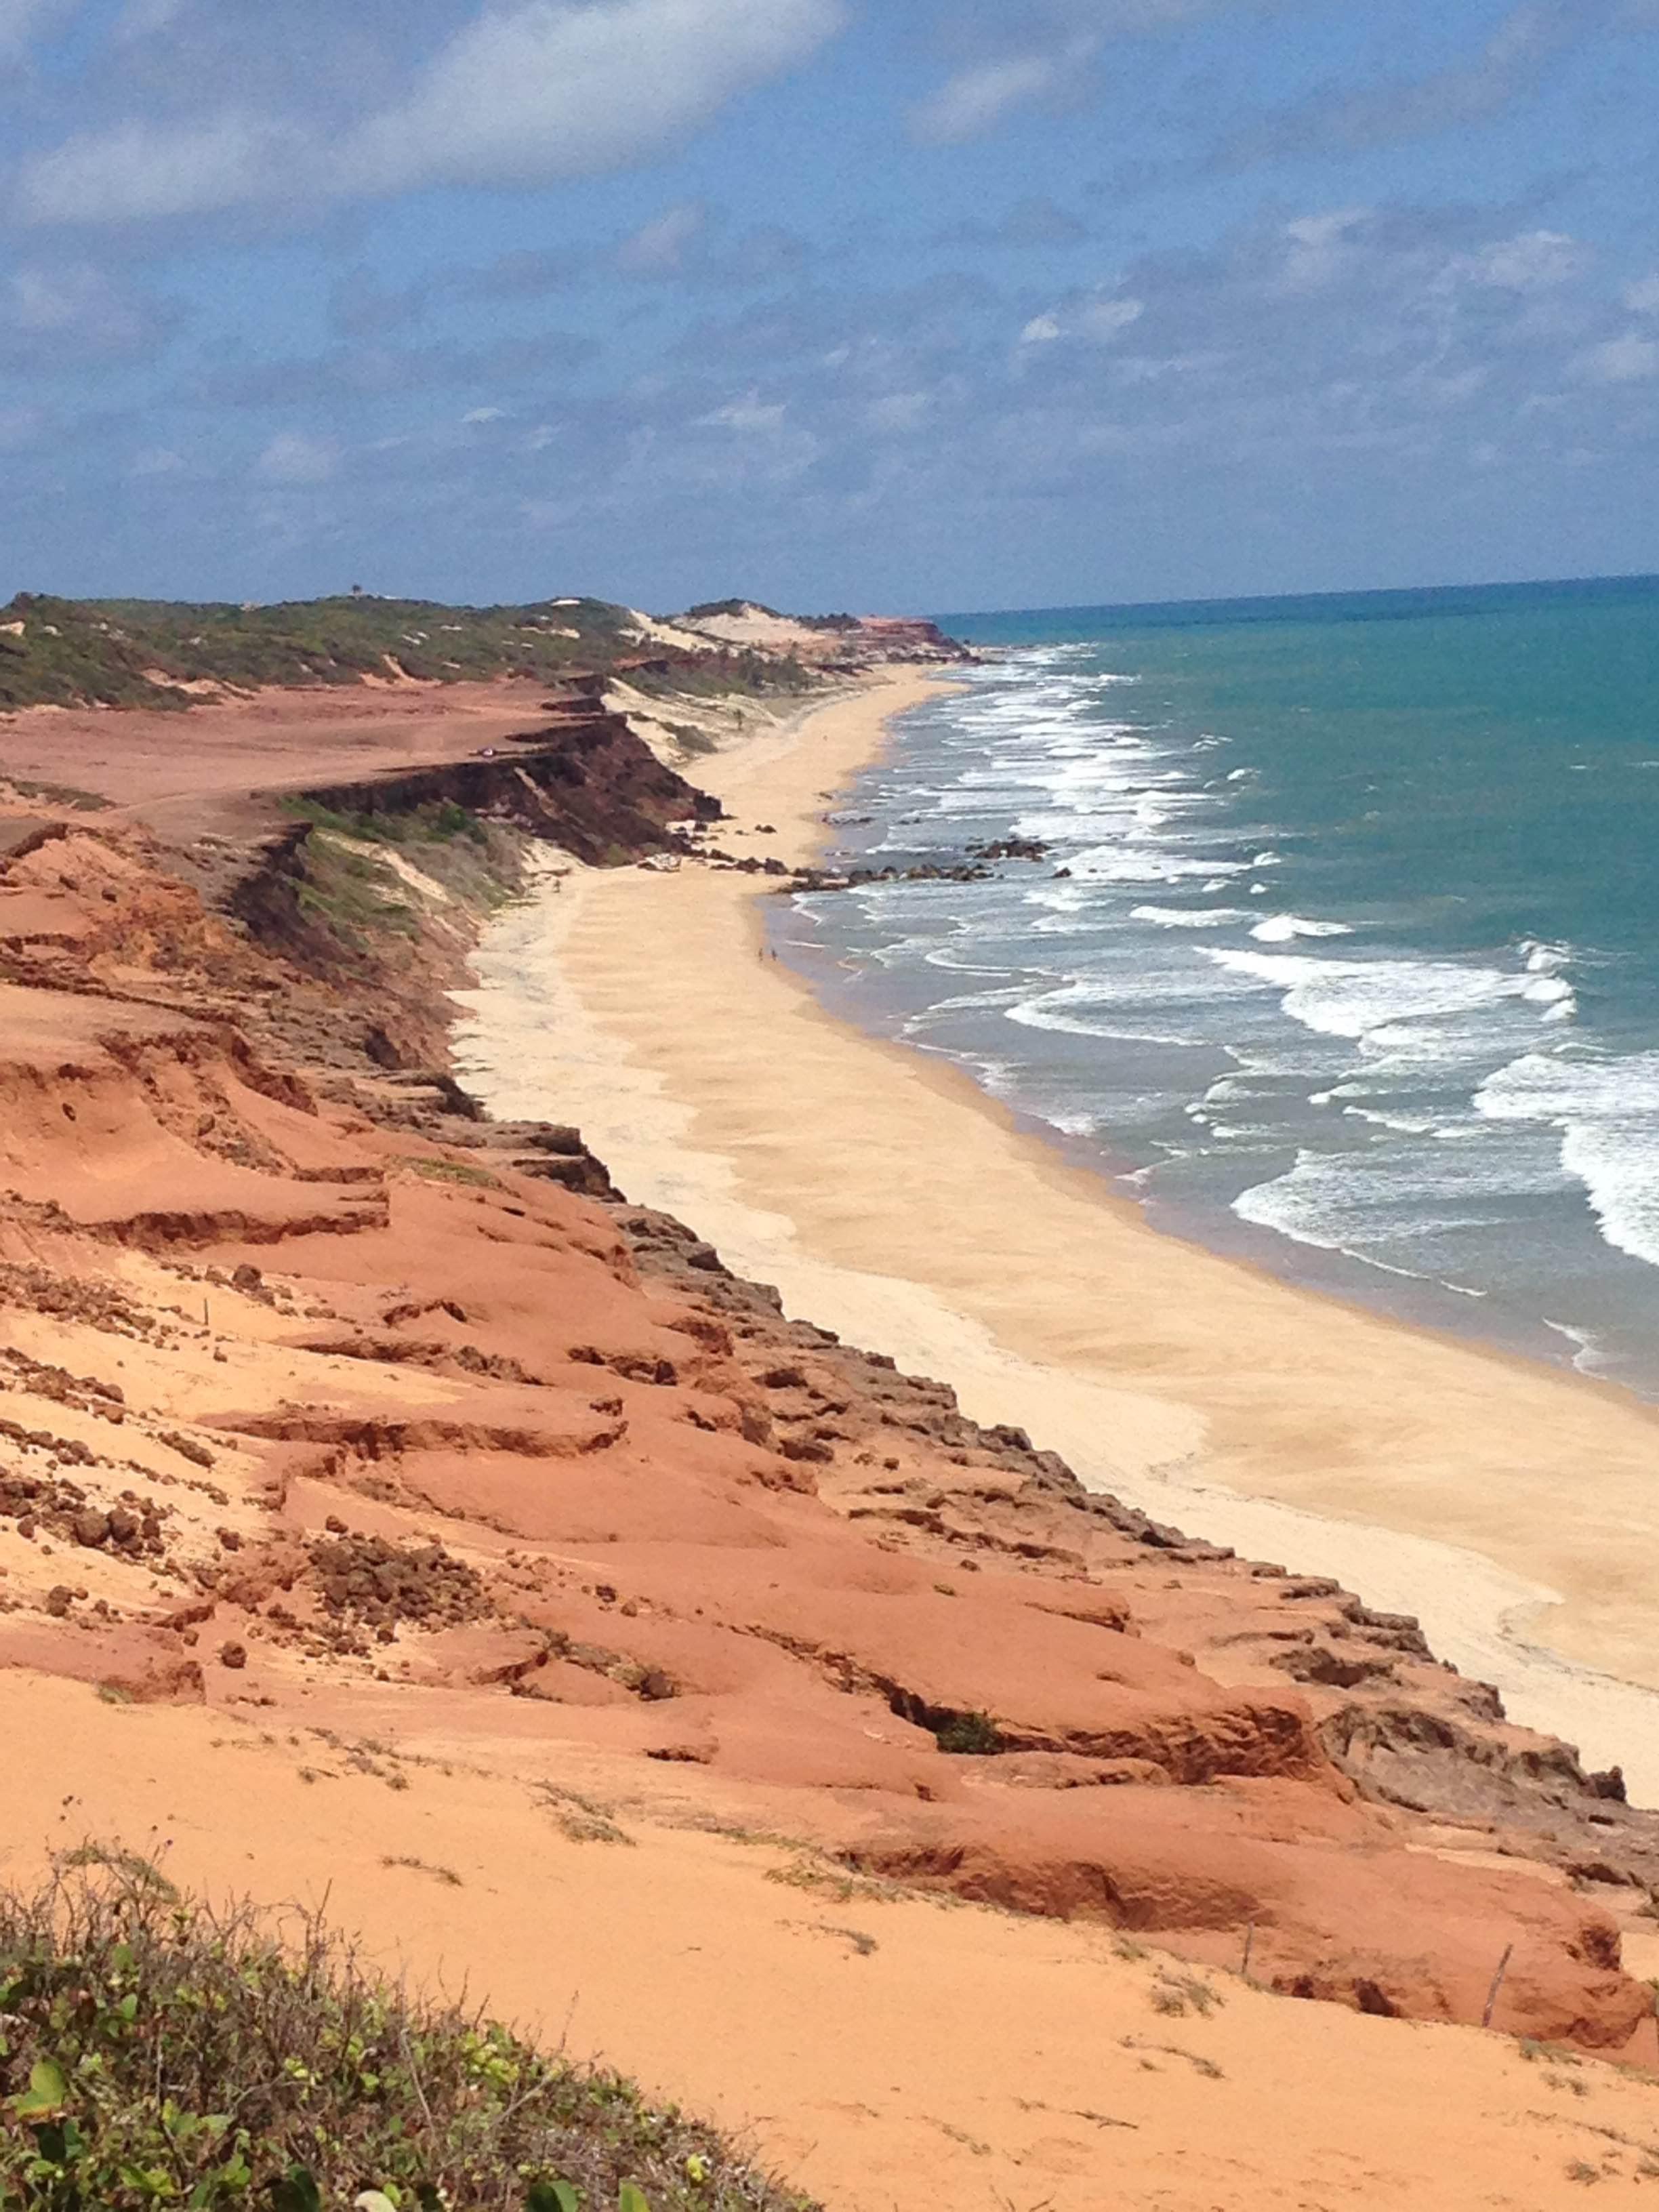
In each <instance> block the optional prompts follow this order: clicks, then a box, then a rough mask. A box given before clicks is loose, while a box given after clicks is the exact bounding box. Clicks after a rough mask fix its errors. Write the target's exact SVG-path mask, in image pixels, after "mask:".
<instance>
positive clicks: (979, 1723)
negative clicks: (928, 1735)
mask: <svg viewBox="0 0 1659 2212" xmlns="http://www.w3.org/2000/svg"><path fill="white" fill-rule="evenodd" d="M933 1735H934V1736H935V1738H936V1739H937V1741H938V1743H939V1749H940V1750H941V1751H954V1752H957V1753H961V1754H962V1755H963V1756H964V1757H968V1758H981V1759H982V1758H988V1757H990V1756H991V1755H992V1754H993V1753H996V1752H999V1751H1000V1750H1001V1749H1002V1747H1003V1746H1002V1737H1001V1735H1000V1731H999V1729H998V1728H997V1724H996V1723H995V1722H994V1720H993V1719H992V1718H991V1717H990V1715H989V1714H988V1713H952V1714H951V1715H950V1717H948V1718H947V1719H945V1720H941V1721H939V1722H938V1723H935V1725H934V1728H933Z"/></svg>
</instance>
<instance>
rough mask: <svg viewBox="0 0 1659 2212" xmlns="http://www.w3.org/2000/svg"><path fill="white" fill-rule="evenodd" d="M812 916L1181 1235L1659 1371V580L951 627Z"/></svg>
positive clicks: (1621, 1374)
mask: <svg viewBox="0 0 1659 2212" xmlns="http://www.w3.org/2000/svg"><path fill="white" fill-rule="evenodd" d="M941 619H942V620H943V622H944V623H945V627H946V628H947V629H951V630H952V631H953V632H955V633H956V634H957V635H961V636H965V637H967V638H969V640H970V641H973V642H975V643H976V644H979V645H982V646H984V647H988V648H994V650H995V651H996V653H997V654H998V658H996V659H994V660H992V661H990V662H988V663H987V665H984V666H982V667H980V668H977V669H975V670H973V671H969V675H968V677H967V679H966V683H965V686H964V688H963V690H962V691H961V692H960V693H957V694H956V695H953V696H951V697H949V698H946V699H944V700H941V701H938V702H933V703H931V704H930V705H928V706H927V707H925V708H921V709H920V710H918V711H916V712H915V713H914V714H909V715H907V716H906V717H904V718H903V719H902V722H901V723H900V725H899V726H898V732H897V738H896V744H895V745H894V747H893V748H892V750H891V752H890V757H888V758H887V759H886V760H885V761H884V762H883V763H881V764H879V765H878V767H876V768H874V769H872V770H870V771H869V772H867V773H866V775H864V776H863V777H862V778H860V781H859V782H858V784H857V786H856V787H855V788H854V790H853V791H852V792H850V793H848V794H847V795H846V797H845V798H844V799H843V800H842V806H841V819H840V827H839V833H838V834H839V838H840V842H841V845H842V848H843V853H844V857H845V858H846V859H847V860H848V862H849V863H853V864H860V865H865V866H884V865H888V864H891V865H893V866H899V867H902V866H908V865H909V864H911V863H912V862H915V861H920V860H939V859H941V858H944V857H947V856H948V857H955V856H957V855H959V854H961V852H962V850H963V848H964V847H965V846H966V845H967V844H969V843H970V842H980V841H983V840H986V839H990V838H996V837H1000V836H1007V835H1009V834H1010V833H1017V834H1018V835H1020V836H1028V837H1035V838H1037V839H1040V840H1042V842H1044V843H1045V844H1046V845H1047V847H1048V854H1047V857H1046V858H1045V859H1044V860H1042V861H1039V862H1029V861H1027V862H1018V861H1009V862H1003V863H999V865H998V870H997V876H996V879H995V880H994V881H993V882H990V883H986V884H881V885H873V886H870V887H867V888H865V889H862V890H855V891H853V892H850V893H842V894H823V895H820V896H812V897H808V898H803V899H799V900H797V901H794V902H791V904H790V906H789V907H788V908H786V909H785V911H784V913H783V915H781V919H780V921H779V924H778V929H779V938H780V942H781V945H783V946H784V947H785V948H786V949H787V952H788V954H789V957H793V958H794V959H796V960H797V961H798V962H799V964H801V965H802V966H804V967H805V969H807V970H808V971H809V972H810V973H811V974H812V975H814V976H815V978H816V979H817V980H818V981H819V982H820V983H821V985H822V987H823V989H824V991H825V992H826V994H828V995H829V997H830V998H831V1000H833V1002H834V1003H835V1004H836V1006H838V1008H840V1009H841V1010H842V1011H844V1012H848V1013H850V1014H852V1015H854V1017H855V1018H858V1019H860V1020H861V1021H863V1022H865V1023H866V1024H868V1025H869V1026H871V1027H872V1028H874V1029H876V1030H878V1031H880V1032H882V1033H884V1034H886V1035H889V1036H898V1037H902V1038H903V1039H905V1040H907V1041H908V1042H910V1043H912V1044H914V1045H915V1046H917V1047H919V1048H923V1049H927V1050H930V1051H935V1052H939V1053H942V1054H946V1055H948V1056H950V1057H951V1058H952V1059H954V1060H957V1061H958V1062H960V1063H961V1064H962V1065H963V1066H966V1067H968V1068H969V1070H970V1071H971V1072H973V1073H975V1075H976V1076H977V1077H978V1079H980V1081H981V1083H983V1084H984V1085H986V1086H987V1088H988V1089H990V1090H991V1091H994V1093H995V1094H996V1095H997V1096H998V1097H1001V1098H1003V1099H1004V1100H1006V1102H1007V1103H1010V1104H1012V1105H1013V1106H1014V1107H1016V1108H1017V1109H1019V1110H1020V1111H1022V1112H1023V1113H1024V1114H1025V1115H1029V1116H1030V1118H1031V1120H1032V1121H1033V1122H1034V1124H1036V1125H1038V1126H1040V1127H1043V1128H1045V1129H1046V1130H1047V1131H1048V1132H1049V1133H1052V1134H1053V1135H1054V1138H1055V1139H1056V1140H1057V1141H1060V1142H1061V1143H1063V1144H1065V1145H1066V1146H1067V1147H1068V1149H1069V1150H1070V1151H1071V1152H1073V1155H1074V1156H1076V1157H1081V1158H1085V1159H1086V1160H1088V1161H1090V1162H1091V1164H1094V1165H1096V1166H1097V1167H1098V1168H1099V1169H1100V1170H1101V1171H1102V1172H1103V1173H1105V1174H1108V1175H1110V1176H1115V1177H1117V1178H1120V1179H1121V1181H1122V1182H1124V1183H1126V1184H1127V1188H1130V1189H1132V1190H1133V1191H1134V1192H1135V1193H1137V1194H1139V1197H1140V1198H1141V1200H1143V1201H1144V1202H1145V1204H1146V1206H1147V1208H1148V1210H1149V1212H1150V1213H1151V1215H1152V1218H1154V1219H1155V1220H1158V1221H1159V1222H1161V1223H1162V1224H1163V1225H1165V1226H1169V1227H1172V1228H1175V1229H1176V1230H1178V1231H1181V1232H1182V1233H1185V1234H1188V1235H1191V1236H1194V1237H1198V1238H1200V1239H1201V1240H1203V1241H1206V1242H1208V1243H1212V1244H1214V1245H1216V1246H1218V1247H1219V1248H1221V1249H1226V1250H1229V1251H1234V1252H1238V1253H1242V1254H1244V1255H1248V1256H1250V1257H1252V1258H1255V1259H1256V1260H1259V1261H1264V1262H1266V1263H1267V1265H1269V1266H1273V1267H1277V1268H1279V1270H1280V1271H1281V1272H1284V1273H1290V1274H1292V1275H1294V1276H1296V1277H1297V1278H1298V1279H1303V1280H1310V1281H1312V1282H1315V1283H1317V1284H1320V1285H1324V1286H1327V1287H1330V1288H1334V1289H1338V1290H1340V1291H1346V1292H1347V1293H1349V1294H1351V1295H1358V1296H1360V1297H1366V1298H1369V1299H1370V1300H1371V1301H1372V1302H1374V1303H1376V1304H1381V1305H1383V1306H1384V1307H1386V1308H1388V1309H1389V1310H1394V1311H1398V1312H1403V1313H1406V1314H1409V1315H1412V1316H1415V1317H1418V1318H1422V1319H1427V1320H1431V1321H1438V1322H1454V1323H1455V1324H1456V1325H1458V1326H1461V1327H1463V1328H1472V1329H1474V1330H1477V1331H1479V1332H1480V1333H1481V1334H1486V1335H1487V1336H1489V1337H1491V1338H1492V1339H1494V1340H1498V1341H1499V1342H1502V1343H1504V1344H1507V1345H1510V1346H1514V1347H1516V1348H1520V1349H1524V1350H1528V1351H1532V1352H1539V1353H1543V1354H1546V1355H1547V1356H1551V1357H1555V1358H1564V1359H1567V1358H1570V1359H1572V1360H1573V1361H1575V1362H1576V1364H1578V1365H1579V1366H1580V1367H1581V1368H1582V1369H1583V1370H1585V1371H1587V1372H1590V1373H1594V1374H1597V1375H1603V1376H1611V1377H1613V1378H1615V1379H1618V1380H1620V1381H1622V1382H1625V1383H1628V1384H1630V1385H1632V1387H1634V1388H1637V1389H1640V1390H1642V1391H1643V1392H1644V1394H1646V1395H1651V1396H1656V1397H1659V579H1656V578H1637V579H1619V580H1607V581H1599V582H1591V583H1574V584H1539V585H1521V586H1492V587H1488V588H1480V589H1474V590H1428V591H1419V592H1368V593H1358V594H1352V595H1342V596H1332V597H1328V598H1319V599H1258V600H1234V601H1227V602H1220V603H1216V604H1210V605H1193V604H1184V605H1173V606H1146V607H1122V608H1091V609H1064V610H1057V611H1041V612H1035V613H1018V614H1008V615H995V616H945V617H941Z"/></svg>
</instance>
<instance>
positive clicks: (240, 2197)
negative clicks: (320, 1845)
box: [0, 1851, 811, 2212]
mask: <svg viewBox="0 0 1659 2212" xmlns="http://www.w3.org/2000/svg"><path fill="white" fill-rule="evenodd" d="M83 1857H85V1858H86V1859H87V1860H89V1861H92V1862H94V1863H97V1864H99V1865H100V1869H102V1871H101V1873H100V1875H94V1874H92V1873H90V1872H87V1871H83V1872H82V1873H81V1874H80V1875H76V1876H75V1877H73V1878H69V1877H65V1878H63V1879H60V1881H58V1884H57V1885H55V1886H54V1887H52V1888H51V1889H49V1890H47V1891H46V1892H44V1893H40V1894H39V1895H36V1896H33V1897H22V1896H19V1895H17V1894H15V1893H0V2112H3V2114H4V2118H3V2121H0V2208H3V2212H154V2208H155V2207H177V2208H180V2212H197V2208H202V2212H208V2208H213V2212H220V2209H221V2208H242V2207H246V2208H249V2212H254V2209H255V2208H258V2212H333V2209H334V2208H345V2207H349V2206H352V2205H354V2204H355V2205H358V2206H362V2207H364V2208H365V2212H436V2208H438V2207H446V2208H452V2212H610V2208H611V2207H613V2206H615V2207H617V2212H692V2208H694V2207H695V2208H700V2212H811V2208H810V2207H808V2206H807V2205H806V2204H805V2200H804V2199H802V2198H799V2197H795V2196H793V2195H791V2194H789V2193H788V2192H787V2191H782V2190H781V2189H779V2188H777V2187H776V2186H775V2185H773V2184H772V2183H770V2182H769V2181H768V2180H767V2179H765V2177H763V2175H761V2174H759V2173H757V2172H756V2171H755V2170H754V2169H753V2167H751V2166H749V2165H747V2164H746V2163H745V2162H744V2160H741V2159H740V2158H739V2157H738V2156H737V2155H736V2154H735V2153H733V2152H732V2149H731V2148H729V2147H728V2146H727V2145H726V2144H725V2143H724V2142H722V2141H721V2140H720V2138H719V2137H718V2136H715V2135H714V2134H713V2133H712V2132H711V2131H710V2130H708V2129H706V2128H702V2127H699V2126H697V2125H696V2124H694V2123H692V2122H690V2121H689V2120H687V2119H685V2118H684V2117H683V2116H682V2115H681V2114H680V2113H678V2112H675V2111H674V2110H672V2109H671V2108H665V2107H663V2106H659V2105H657V2104H655V2103H653V2102H652V2101H650V2100H647V2098H645V2097H644V2096H643V2095H642V2094H641V2092H640V2091H639V2090H637V2089H636V2088H635V2087H632V2086H631V2085H630V2084H629V2082H627V2081H623V2080H621V2079H619V2078H618V2077H617V2075H612V2074H607V2073H602V2072H598V2071H594V2070H590V2069H586V2068H580V2067H575V2066H572V2065H568V2064H567V2063H564V2062H563V2061H562V2060H559V2059H553V2058H548V2057H544V2056H543V2055H542V2054H541V2053H539V2052H538V2051H535V2050H532V2048H531V2047H530V2046H529V2045H526V2044H525V2043H523V2042H521V2041H520V2039H518V2038H517V2037H515V2036H513V2035H512V2034H510V2033H508V2032H507V2030H506V2029H505V2028H503V2027H498V2026H496V2025H495V2024H494V2023H493V2022H490V2021H486V2020H483V2019H481V2018H478V2017H477V2016H475V2015H471V2014H469V2013H466V2012H463V2011H461V2010H459V2009H458V2008H454V2007H453V2006H447V2005H435V2004H429V2003H425V2002H421V2001H418V2000H416V1999H415V1998H412V1997H410V1996H409V1995H408V1994H407V1993H406V1992H405V1991H403V1990H392V1989H390V1988H388V1987H387V1986H386V1984H384V1983H382V1982H381V1981H380V1980H379V1979H378V1978H375V1977H374V1976H373V1975H372V1974H370V1973H368V1972H366V1971H365V1970H364V1969H363V1968H362V1966H361V1965H360V1964H359V1963H358V1962H357V1961H356V1960H354V1959H353V1958H352V1956H351V1955H350V1954H349V1953H345V1952H343V1951H342V1950H341V1949H340V1948H338V1947H337V1945H335V1944H334V1943H332V1942H331V1940H330V1939H329V1937H328V1936H327V1935H326V1933H325V1930H324V1929H322V1927H321V1926H320V1925H319V1923H317V1922H316V1921H314V1920H307V1919H301V1920H299V1921H298V1922H297V1923H295V1924H294V1925H293V1926H292V1927H291V1929H289V1930H288V1931H287V1936H288V1940H283V1930H281V1929H278V1928H277V1927H276V1924H275V1923H272V1922H270V1921H269V1920H267V1919H264V1918H262V1917H259V1916H258V1915H257V1914H255V1913H253V1912H252V1911H251V1910H247V1909H244V1910H241V1911H234V1912H231V1913H228V1914H216V1913H215V1912H213V1911H210V1910H209V1909H208V1908H207V1907H206V1906H204V1905H200V1904H196V1903H191V1902H190V1901H180V1900H178V1899H175V1898H174V1897H173V1895H172V1894H171V1893H170V1886H169V1885H167V1883H166V1881H164V1879H163V1878H162V1877H161V1876H160V1875H157V1874H156V1873H155V1869H146V1872H147V1874H148V1875H149V1878H148V1879H140V1878H139V1877H138V1875H137V1874H136V1873H135V1872H134V1868H135V1866H143V1865H144V1863H143V1862H138V1861H135V1860H134V1858H133V1857H132V1855H131V1854H129V1853H125V1852H97V1851H94V1852H90V1853H87V1854H83Z"/></svg>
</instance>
